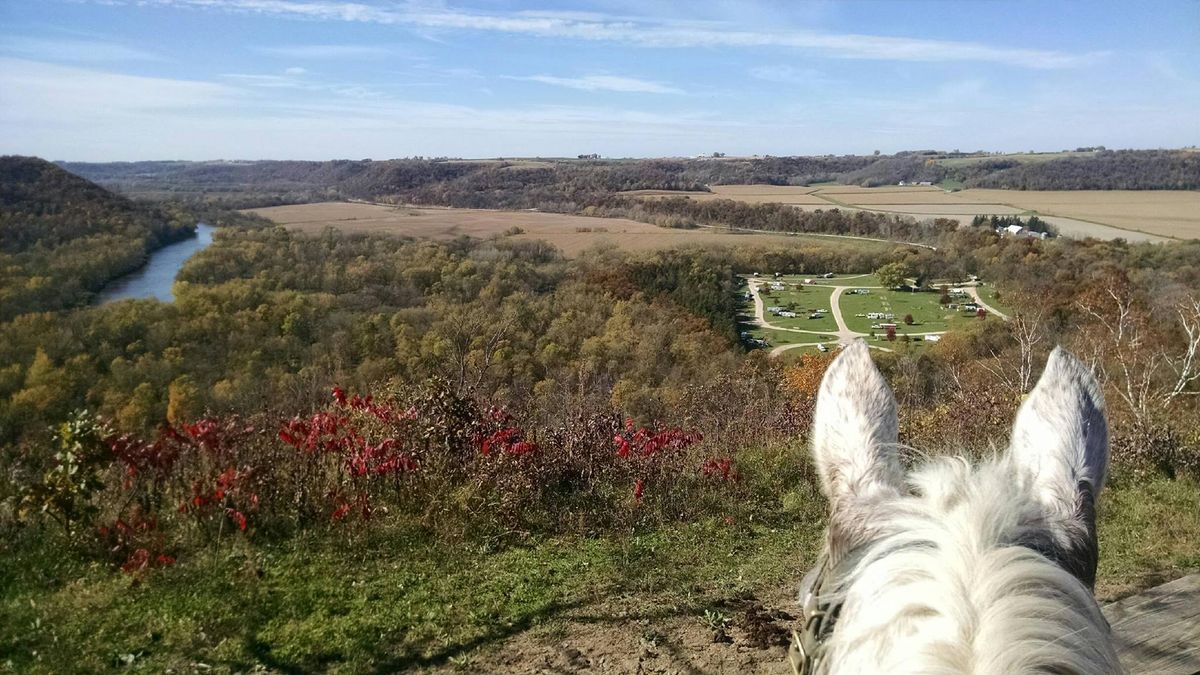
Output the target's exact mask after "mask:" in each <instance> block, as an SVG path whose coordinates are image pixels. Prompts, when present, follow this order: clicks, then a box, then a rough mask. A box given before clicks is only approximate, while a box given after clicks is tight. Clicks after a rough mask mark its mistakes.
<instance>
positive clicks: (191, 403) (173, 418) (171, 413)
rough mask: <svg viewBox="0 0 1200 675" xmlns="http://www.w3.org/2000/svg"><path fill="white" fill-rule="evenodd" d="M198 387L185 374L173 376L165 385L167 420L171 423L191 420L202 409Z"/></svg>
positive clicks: (197, 415) (198, 414)
mask: <svg viewBox="0 0 1200 675" xmlns="http://www.w3.org/2000/svg"><path fill="white" fill-rule="evenodd" d="M202 406H203V404H202V403H201V396H200V388H199V387H197V386H196V384H195V383H194V382H193V381H192V378H191V377H189V376H187V375H180V376H179V377H177V378H175V379H174V380H173V381H172V382H171V384H170V386H168V387H167V421H168V422H170V423H171V424H183V423H185V422H191V421H193V420H195V419H196V418H197V417H199V416H200V413H201V412H202V410H203V407H202Z"/></svg>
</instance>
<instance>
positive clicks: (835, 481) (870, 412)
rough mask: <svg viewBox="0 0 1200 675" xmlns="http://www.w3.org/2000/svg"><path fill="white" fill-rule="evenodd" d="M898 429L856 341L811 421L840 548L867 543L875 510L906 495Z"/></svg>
mask: <svg viewBox="0 0 1200 675" xmlns="http://www.w3.org/2000/svg"><path fill="white" fill-rule="evenodd" d="M898 426H899V425H898V423H897V419H896V399H895V397H894V396H892V390H891V389H890V388H888V385H887V382H885V381H884V379H883V375H881V374H880V373H879V369H878V368H876V367H875V364H874V362H872V361H871V354H870V351H869V350H868V349H867V345H866V343H865V342H862V341H856V342H854V343H853V344H851V345H850V346H849V347H846V348H845V349H844V350H842V353H841V354H839V355H838V357H837V358H836V359H834V360H833V363H832V364H830V366H829V370H827V371H825V378H824V379H823V380H822V381H821V389H820V391H819V392H818V394H817V407H816V412H815V414H814V416H813V435H812V438H813V458H814V460H815V461H816V465H817V473H818V474H819V475H820V477H821V489H822V491H823V492H824V493H825V496H826V497H827V498H828V499H829V502H830V539H831V544H833V545H836V546H837V547H838V548H851V547H853V546H855V545H858V544H860V543H864V542H862V541H859V539H863V538H867V533H866V532H864V531H862V530H863V528H864V527H869V525H870V522H871V521H872V520H874V519H873V518H872V517H871V516H872V511H871V510H872V508H873V507H874V506H876V505H879V504H881V503H883V502H884V501H886V500H889V499H892V498H895V497H897V496H899V494H900V493H901V491H902V490H903V486H904V471H903V469H902V468H901V466H900V459H899V456H898V452H897V443H898V441H899V434H898Z"/></svg>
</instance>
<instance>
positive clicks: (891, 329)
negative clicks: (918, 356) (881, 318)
mask: <svg viewBox="0 0 1200 675" xmlns="http://www.w3.org/2000/svg"><path fill="white" fill-rule="evenodd" d="M887 340H888V342H895V341H896V327H895V326H888V327H887Z"/></svg>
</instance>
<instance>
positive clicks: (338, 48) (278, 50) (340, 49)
mask: <svg viewBox="0 0 1200 675" xmlns="http://www.w3.org/2000/svg"><path fill="white" fill-rule="evenodd" d="M254 51H256V52H258V53H260V54H267V55H269V56H280V57H284V58H289V59H375V58H381V57H384V56H387V55H389V54H391V53H392V50H391V49H389V48H388V47H384V46H381V45H278V46H274V47H255V48H254Z"/></svg>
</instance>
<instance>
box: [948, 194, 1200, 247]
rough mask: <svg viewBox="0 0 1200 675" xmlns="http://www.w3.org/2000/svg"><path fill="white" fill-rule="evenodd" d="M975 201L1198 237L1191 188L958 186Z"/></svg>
mask: <svg viewBox="0 0 1200 675" xmlns="http://www.w3.org/2000/svg"><path fill="white" fill-rule="evenodd" d="M956 194H961V195H963V197H964V198H966V199H969V200H972V201H977V202H998V203H1003V204H1012V205H1013V206H1017V207H1021V208H1024V209H1028V210H1033V211H1037V212H1038V214H1039V215H1043V216H1061V217H1066V218H1073V219H1078V220H1085V221H1094V222H1097V223H1103V224H1105V225H1111V226H1113V227H1119V228H1123V229H1127V230H1136V231H1140V232H1145V233H1148V234H1153V235H1159V236H1163V237H1176V238H1179V239H1197V238H1200V192H1198V191H1194V190H1075V191H1041V192H1034V191H1025V192H1019V191H1015V190H976V189H971V190H963V191H962V192H960V193H956Z"/></svg>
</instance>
